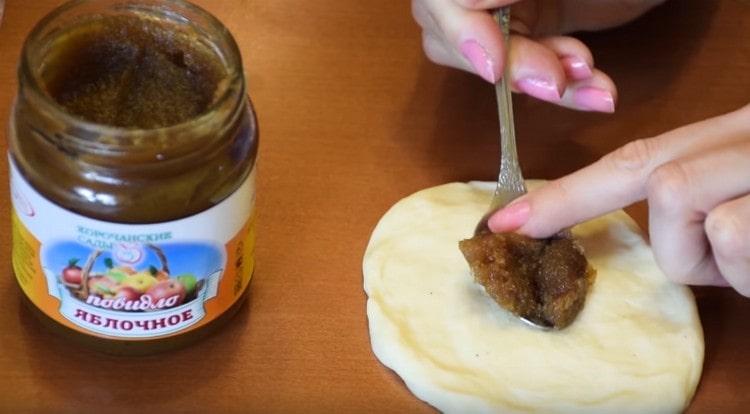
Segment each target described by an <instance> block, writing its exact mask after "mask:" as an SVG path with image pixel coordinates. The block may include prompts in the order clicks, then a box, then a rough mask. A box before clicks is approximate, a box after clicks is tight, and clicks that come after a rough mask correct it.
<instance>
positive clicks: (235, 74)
mask: <svg viewBox="0 0 750 414" xmlns="http://www.w3.org/2000/svg"><path fill="white" fill-rule="evenodd" d="M149 2H150V3H153V4H154V5H157V4H158V5H168V6H170V10H169V14H166V13H163V15H164V16H166V17H167V18H168V19H170V20H171V21H173V22H177V23H181V21H180V20H179V18H182V19H184V21H187V18H186V17H185V16H183V15H182V14H180V13H175V12H176V10H175V9H176V8H175V7H174V6H175V5H176V6H177V7H179V8H182V9H184V10H187V11H189V12H192V13H196V14H197V15H198V16H200V17H201V18H202V19H206V21H207V22H208V24H209V25H210V27H212V28H213V29H215V31H216V33H217V35H218V36H219V38H220V40H221V42H222V43H223V45H224V47H220V45H218V44H216V42H213V41H211V44H212V45H213V46H215V47H216V49H217V55H218V57H220V58H221V59H222V60H223V61H224V63H225V68H226V70H227V71H226V77H225V79H226V80H227V81H228V83H227V85H224V87H223V90H220V95H219V96H217V97H216V98H214V99H213V100H212V102H211V103H210V105H209V106H208V107H207V108H206V109H205V110H204V111H203V112H201V113H200V114H198V115H196V116H195V117H192V118H190V119H187V120H185V121H182V122H179V123H176V124H172V125H166V126H163V127H156V128H128V127H120V126H114V125H107V124H102V123H97V122H93V121H89V120H86V119H84V118H83V117H80V116H77V115H74V114H71V113H70V112H68V111H66V110H65V109H64V108H63V107H62V106H61V105H60V104H59V103H57V102H56V101H55V100H54V99H53V98H52V97H51V96H50V95H49V94H48V93H45V92H44V89H43V87H42V85H43V82H42V80H41V79H40V77H39V75H38V74H36V73H34V71H32V69H31V66H32V63H31V61H32V57H31V56H30V53H31V51H30V45H31V44H32V42H38V41H42V40H43V37H42V34H43V32H44V30H45V29H46V28H47V27H48V26H49V25H50V24H52V23H53V22H54V21H55V20H56V19H57V18H59V17H61V16H62V15H64V14H65V13H67V12H69V11H71V10H73V9H75V8H77V7H79V6H81V5H84V4H87V3H94V1H93V0H70V1H68V2H66V3H64V4H62V5H60V6H59V7H57V8H55V9H54V10H52V11H51V12H50V13H48V14H47V15H46V16H44V17H43V18H42V19H41V20H40V21H39V22H38V23H37V24H36V25H35V26H34V28H33V29H32V31H31V32H30V34H29V35H28V37H27V38H26V41H25V42H24V45H23V49H22V52H21V64H20V65H19V77H20V78H22V85H23V86H24V87H28V90H29V91H30V92H32V94H33V95H34V97H35V98H37V99H36V101H37V102H36V103H37V104H41V105H43V106H44V110H45V111H49V113H51V114H53V115H54V117H55V118H58V119H61V120H62V121H63V122H66V123H69V124H70V125H74V126H75V127H76V128H77V129H79V130H83V131H87V132H92V133H94V134H95V135H107V136H109V137H115V138H116V137H132V136H149V135H172V134H178V133H179V132H180V131H188V130H192V129H195V128H196V127H198V126H200V125H203V124H205V123H207V122H209V121H211V120H213V119H214V118H215V116H216V113H217V112H219V111H220V109H221V108H223V107H225V106H226V105H229V104H231V102H232V101H238V100H241V99H242V97H243V96H244V94H245V82H244V76H243V69H242V58H241V55H240V50H239V46H238V45H237V42H236V41H235V39H234V37H233V36H232V34H231V33H230V32H229V30H228V29H227V28H226V26H224V24H223V23H222V22H221V21H220V20H219V19H218V18H216V17H215V16H214V15H213V14H211V13H209V12H208V11H207V10H205V9H203V8H202V7H200V6H197V5H195V4H193V3H190V2H188V1H184V0H169V1H166V0H149ZM145 3H146V2H144V1H139V0H135V1H132V0H131V1H128V0H115V1H114V2H113V6H122V7H124V8H126V9H127V8H132V7H133V6H143V5H144V4H145ZM152 10H155V11H158V9H152ZM222 83H223V82H220V83H219V86H217V88H219V87H221V84H222ZM238 84H239V86H240V88H239V91H237V88H235V87H232V85H238ZM25 92H26V91H24V93H25ZM237 92H239V93H237ZM250 110H251V111H252V108H250ZM232 112H234V111H232ZM68 138H69V139H72V140H74V141H76V142H77V143H78V144H82V145H85V146H91V145H93V146H102V147H107V148H108V149H115V148H113V147H116V148H120V149H122V147H127V146H129V145H127V144H121V145H117V144H114V145H113V143H112V142H108V143H106V144H104V143H100V142H92V141H91V140H90V139H87V138H84V137H79V136H68ZM102 149H104V148H102Z"/></svg>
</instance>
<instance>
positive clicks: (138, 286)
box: [122, 272, 156, 293]
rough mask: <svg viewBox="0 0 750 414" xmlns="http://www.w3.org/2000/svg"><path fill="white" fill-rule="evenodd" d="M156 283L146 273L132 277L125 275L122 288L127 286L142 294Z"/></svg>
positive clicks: (139, 273)
mask: <svg viewBox="0 0 750 414" xmlns="http://www.w3.org/2000/svg"><path fill="white" fill-rule="evenodd" d="M154 283H156V278H155V277H153V276H151V274H150V273H148V272H138V273H135V274H132V275H127V276H126V277H125V281H124V282H122V285H123V286H129V287H132V288H133V289H135V290H137V291H139V292H141V293H143V292H145V291H147V290H148V289H149V288H150V287H151V286H153V285H154Z"/></svg>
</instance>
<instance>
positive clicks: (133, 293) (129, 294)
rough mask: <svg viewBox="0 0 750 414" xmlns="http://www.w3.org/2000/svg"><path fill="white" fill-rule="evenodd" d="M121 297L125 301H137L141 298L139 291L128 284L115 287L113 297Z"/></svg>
mask: <svg viewBox="0 0 750 414" xmlns="http://www.w3.org/2000/svg"><path fill="white" fill-rule="evenodd" d="M117 298H123V299H125V300H126V301H137V300H138V299H140V298H141V292H139V291H138V290H136V289H135V288H133V287H130V286H121V287H120V288H119V289H117V294H116V295H115V299H117Z"/></svg>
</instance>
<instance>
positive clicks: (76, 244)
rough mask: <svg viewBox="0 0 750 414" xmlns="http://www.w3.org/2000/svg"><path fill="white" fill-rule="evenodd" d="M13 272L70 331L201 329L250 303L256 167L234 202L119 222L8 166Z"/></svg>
mask: <svg viewBox="0 0 750 414" xmlns="http://www.w3.org/2000/svg"><path fill="white" fill-rule="evenodd" d="M9 164H10V181H11V182H10V188H11V196H12V203H13V212H12V221H13V226H12V227H13V254H12V261H13V270H14V272H15V275H16V278H17V279H18V283H19V285H20V286H21V289H22V290H23V291H24V293H25V294H26V296H28V298H29V299H30V300H31V302H32V303H34V305H36V306H37V307H38V308H39V309H40V310H41V311H42V312H44V313H45V314H46V315H48V316H49V317H51V318H52V319H54V320H55V321H57V322H59V323H60V324H63V325H65V326H67V327H70V328H72V329H75V330H78V331H80V332H83V333H86V334H90V335H95V336H100V337H105V338H111V339H132V340H146V339H155V338H163V337H165V336H171V335H175V334H178V333H184V332H186V331H190V330H193V329H196V328H198V327H200V326H202V325H204V324H206V323H208V322H211V321H212V320H214V319H216V318H217V317H218V316H220V315H221V314H222V313H224V312H225V311H226V310H227V309H228V308H229V307H231V306H232V305H233V304H234V303H235V302H236V301H237V300H238V299H239V297H240V296H241V295H242V293H243V292H244V290H245V288H246V287H247V285H248V283H249V282H250V278H251V277H252V273H253V269H254V265H255V261H254V250H255V214H254V202H255V169H253V171H252V172H251V173H250V174H249V175H248V177H247V179H246V180H245V181H244V182H243V184H242V185H241V186H240V187H239V188H238V189H237V190H236V191H235V192H234V193H233V194H232V195H231V196H230V197H228V198H227V199H225V200H224V201H222V202H221V203H219V204H217V205H215V206H214V207H212V208H210V209H208V210H206V211H204V212H201V213H199V214H196V215H194V216H190V217H187V218H183V219H180V220H175V221H169V222H163V223H156V224H143V225H141V224H120V223H110V222H105V221H100V220H94V219H91V218H87V217H84V216H82V215H79V214H76V213H73V212H71V211H69V210H66V209H64V208H62V207H60V206H58V205H56V204H54V203H52V202H51V201H49V200H48V199H46V198H44V197H43V196H42V195H41V194H39V193H38V192H37V191H36V190H35V189H34V188H33V187H31V185H30V184H29V183H28V182H27V181H26V180H25V179H24V177H23V176H22V175H21V173H20V172H19V170H18V169H17V167H16V166H15V164H14V162H13V160H12V159H11V161H10V163H9Z"/></svg>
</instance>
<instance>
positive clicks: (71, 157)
mask: <svg viewBox="0 0 750 414" xmlns="http://www.w3.org/2000/svg"><path fill="white" fill-rule="evenodd" d="M18 78H19V92H18V96H17V98H16V103H15V106H14V110H13V113H12V115H11V122H10V132H9V141H10V153H9V165H10V176H11V193H12V202H13V210H12V224H13V226H12V227H13V253H12V261H13V270H14V273H15V276H16V279H17V280H18V284H19V285H20V287H21V290H22V291H23V294H24V297H25V298H26V302H27V303H28V304H29V305H30V308H31V309H32V310H33V312H34V313H35V314H37V315H38V316H39V317H40V319H42V320H43V321H44V322H45V323H46V324H47V325H49V326H51V327H53V328H54V329H55V330H57V331H59V332H61V333H62V334H63V335H65V336H67V337H70V338H72V339H74V340H76V341H79V342H82V343H84V344H86V345H89V346H92V347H95V348H97V349H99V350H103V351H105V352H110V353H119V354H147V353H154V352H159V351H163V350H167V349H171V348H174V347H176V346H181V345H184V344H187V343H189V342H192V341H194V340H196V339H198V338H201V337H203V336H205V335H206V334H207V333H209V332H211V331H213V330H214V329H215V328H217V327H218V326H219V325H222V324H223V323H225V322H227V321H228V320H229V319H230V317H231V316H232V315H233V314H234V313H236V311H237V310H238V309H239V308H240V306H241V304H242V302H243V299H244V298H245V297H246V292H247V288H248V284H249V282H250V279H251V276H252V274H253V269H254V256H253V255H254V244H255V231H254V227H255V222H254V217H255V214H254V202H255V184H254V177H255V170H256V168H255V165H256V155H257V147H258V140H257V124H256V119H255V114H254V111H253V108H252V105H251V103H250V101H249V99H248V98H247V94H246V90H245V81H244V76H243V70H242V62H241V57H240V53H239V50H238V48H237V45H236V43H235V41H234V39H233V38H232V36H231V35H230V34H229V32H228V31H227V29H226V28H225V27H224V26H223V25H222V24H221V23H220V22H219V21H218V20H217V19H216V18H214V17H213V16H211V15H209V14H208V13H207V12H206V11H204V10H202V9H200V8H198V7H197V6H194V5H191V4H189V3H187V2H183V1H174V0H172V1H170V0H137V1H115V0H98V1H72V2H69V3H67V4H65V5H63V6H61V7H60V8H58V9H56V10H55V11H53V12H52V13H51V14H49V15H48V16H47V17H45V18H44V19H43V20H42V21H41V22H40V23H39V24H38V25H37V26H36V28H35V29H34V30H33V31H32V32H31V34H30V35H29V37H28V38H27V40H26V43H25V44H24V47H23V51H22V56H21V64H20V67H19V72H18Z"/></svg>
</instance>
